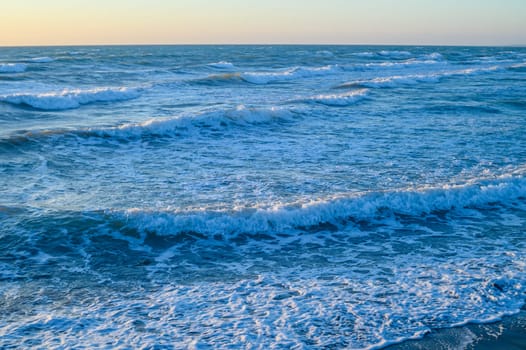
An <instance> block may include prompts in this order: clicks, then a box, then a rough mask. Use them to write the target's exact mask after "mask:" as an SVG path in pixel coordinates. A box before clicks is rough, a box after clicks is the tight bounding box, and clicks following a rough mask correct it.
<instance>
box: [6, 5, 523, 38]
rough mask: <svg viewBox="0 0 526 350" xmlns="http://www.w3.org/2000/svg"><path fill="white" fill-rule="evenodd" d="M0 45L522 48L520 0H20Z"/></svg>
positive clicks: (10, 10) (10, 9) (13, 7)
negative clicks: (337, 45)
mask: <svg viewBox="0 0 526 350" xmlns="http://www.w3.org/2000/svg"><path fill="white" fill-rule="evenodd" d="M0 32H1V33H2V35H1V36H0V45H60V44H78V45H82V44H149V43H150V44H191V43H195V44H202V43H233V44H237V43H321V44H414V45H425V44H428V45H524V44H526V0H478V1H475V0H435V1H430V0H324V1H312V0H266V1H260V0H258V1H255V0H244V1H243V0H171V1H169V0H89V1H88V0H48V1H42V0H20V1H6V3H4V4H3V5H2V11H1V12H0Z"/></svg>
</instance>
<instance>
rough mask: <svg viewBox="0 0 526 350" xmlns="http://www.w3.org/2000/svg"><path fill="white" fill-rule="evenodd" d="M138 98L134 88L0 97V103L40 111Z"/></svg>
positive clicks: (67, 90)
mask: <svg viewBox="0 0 526 350" xmlns="http://www.w3.org/2000/svg"><path fill="white" fill-rule="evenodd" d="M139 96H140V91H139V89H136V88H125V87H120V88H95V89H85V90H82V89H65V90H62V91H58V92H43V93H14V94H7V95H0V101H2V102H7V103H11V104H15V105H26V106H30V107H33V108H36V109H41V110H65V109H72V108H78V107H80V106H81V105H85V104H89V103H95V102H112V101H123V100H130V99H134V98H137V97H139Z"/></svg>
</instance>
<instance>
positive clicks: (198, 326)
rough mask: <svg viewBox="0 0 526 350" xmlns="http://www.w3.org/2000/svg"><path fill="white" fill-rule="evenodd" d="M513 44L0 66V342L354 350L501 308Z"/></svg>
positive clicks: (515, 229)
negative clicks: (484, 46) (504, 46)
mask: <svg viewBox="0 0 526 350" xmlns="http://www.w3.org/2000/svg"><path fill="white" fill-rule="evenodd" d="M525 78H526V49H525V48H474V47H470V48H467V47H380V46H372V47H365V46H363V47H362V46H137V47H135V46H121V47H50V48H45V47H38V48H36V47H35V48H2V49H0V252H1V253H0V305H1V306H2V310H3V311H2V312H1V313H0V346H2V347H6V348H18V347H26V348H28V347H42V348H78V347H86V348H94V347H102V348H130V347H132V348H136V347H144V348H172V347H174V348H181V347H194V348H198V349H201V348H225V347H232V348H239V347H249V348H262V349H267V348H305V349H309V348H319V347H326V348H331V347H332V348H378V347H383V346H385V345H388V344H391V343H397V342H400V341H403V340H405V339H413V338H419V337H422V336H423V335H425V334H427V333H429V332H431V331H432V330H433V329H437V328H449V327H454V326H457V325H461V324H465V323H468V322H488V321H492V320H496V319H498V318H500V317H502V316H503V315H509V314H514V313H517V312H518V311H519V309H520V308H521V306H522V305H523V304H524V301H525V293H526V274H525V272H526V258H525V257H526V254H525V252H526V251H525V247H526V243H525V240H524V234H525V228H526V180H525V178H524V176H525V174H526V120H525V117H526V84H525Z"/></svg>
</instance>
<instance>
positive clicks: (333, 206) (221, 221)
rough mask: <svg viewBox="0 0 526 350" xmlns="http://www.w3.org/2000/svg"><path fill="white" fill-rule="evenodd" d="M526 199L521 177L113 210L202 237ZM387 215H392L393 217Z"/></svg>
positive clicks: (163, 230)
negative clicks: (293, 199)
mask: <svg viewBox="0 0 526 350" xmlns="http://www.w3.org/2000/svg"><path fill="white" fill-rule="evenodd" d="M524 196H526V180H525V179H524V178H523V177H522V176H519V177H517V176H511V175H508V176H502V177H501V178H499V179H497V180H473V181H470V182H469V183H466V184H463V185H444V186H441V187H433V188H420V189H405V190H398V191H388V192H371V193H361V194H350V195H345V194H342V195H334V196H331V197H329V198H324V199H320V200H312V201H310V202H308V203H291V204H287V205H284V204H282V203H277V204H267V205H262V204H260V205H259V206H257V207H254V208H252V209H242V210H238V211H235V210H234V211H233V210H226V209H225V211H217V210H216V211H210V210H206V209H204V210H199V211H196V210H193V211H192V210H190V211H189V210H166V211H148V210H143V209H130V210H126V211H124V212H122V211H115V212H112V214H113V215H116V216H117V217H122V219H124V220H126V222H127V223H128V225H130V226H133V227H135V228H137V229H138V230H141V231H151V232H156V233H157V234H176V233H180V232H199V233H202V234H216V233H224V234H236V233H259V232H266V233H272V232H274V233H276V232H284V231H289V230H295V229H298V228H302V227H312V226H317V225H320V224H324V223H334V224H338V223H340V222H342V220H343V221H345V220H349V219H352V220H375V219H378V218H379V219H382V216H383V215H385V213H390V214H392V213H398V214H404V215H413V216H420V215H422V214H429V213H432V212H434V211H442V210H452V209H455V208H457V209H462V208H465V207H477V206H483V205H485V204H487V203H491V202H508V201H510V200H512V199H514V198H518V197H524ZM390 214H389V215H390Z"/></svg>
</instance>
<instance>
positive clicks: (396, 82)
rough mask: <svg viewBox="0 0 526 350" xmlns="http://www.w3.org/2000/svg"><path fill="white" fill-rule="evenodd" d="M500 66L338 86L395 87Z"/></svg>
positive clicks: (495, 68)
mask: <svg viewBox="0 0 526 350" xmlns="http://www.w3.org/2000/svg"><path fill="white" fill-rule="evenodd" d="M499 68H500V67H498V66H492V67H485V68H470V69H462V70H456V71H445V72H439V73H432V74H410V75H394V76H387V77H378V78H374V79H369V80H356V81H353V82H348V83H343V84H340V85H338V86H336V88H350V87H368V88H393V87H399V86H408V85H416V84H420V83H437V82H439V81H440V80H441V79H443V78H447V77H452V76H468V75H477V74H482V73H487V72H494V71H497V70H499Z"/></svg>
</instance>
